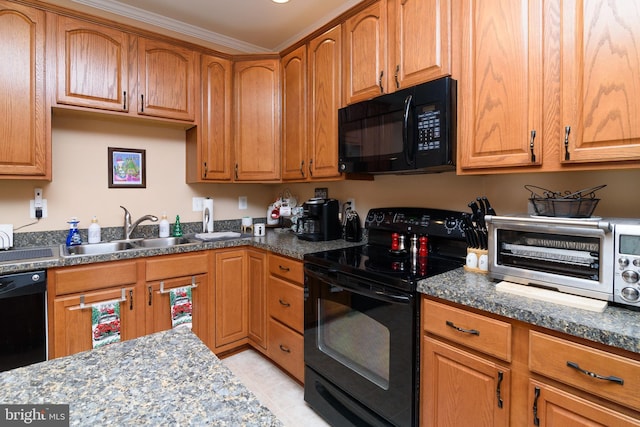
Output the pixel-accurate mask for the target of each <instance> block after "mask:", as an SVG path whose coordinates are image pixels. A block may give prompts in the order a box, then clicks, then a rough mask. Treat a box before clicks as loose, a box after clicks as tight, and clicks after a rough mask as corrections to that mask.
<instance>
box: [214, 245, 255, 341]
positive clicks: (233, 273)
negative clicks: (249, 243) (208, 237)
mask: <svg viewBox="0 0 640 427" xmlns="http://www.w3.org/2000/svg"><path fill="white" fill-rule="evenodd" d="M245 260H246V252H245V250H244V249H233V250H221V251H216V252H215V275H216V281H215V309H214V311H215V343H216V344H215V347H216V351H218V352H219V351H224V350H225V349H227V348H228V347H234V346H239V345H241V344H244V343H246V341H247V336H248V322H247V318H248V315H247V311H248V290H247V272H246V261H245ZM230 345H231V346H230Z"/></svg>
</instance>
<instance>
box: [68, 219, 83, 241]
mask: <svg viewBox="0 0 640 427" xmlns="http://www.w3.org/2000/svg"><path fill="white" fill-rule="evenodd" d="M79 222H80V221H78V218H76V217H73V218H71V220H70V221H67V224H69V234H68V235H67V246H77V245H81V244H82V237H80V232H79V231H78V223H79Z"/></svg>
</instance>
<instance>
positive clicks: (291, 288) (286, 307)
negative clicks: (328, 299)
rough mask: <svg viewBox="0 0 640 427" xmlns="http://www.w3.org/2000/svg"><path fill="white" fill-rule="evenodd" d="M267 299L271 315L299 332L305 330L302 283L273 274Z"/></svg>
mask: <svg viewBox="0 0 640 427" xmlns="http://www.w3.org/2000/svg"><path fill="white" fill-rule="evenodd" d="M267 300H268V307H269V315H270V316H271V317H273V318H275V319H278V320H279V321H281V322H282V323H284V324H285V325H287V326H289V327H290V328H293V329H295V330H296V331H297V332H300V333H303V332H304V295H303V289H302V287H301V286H300V285H295V284H292V283H289V282H285V281H284V280H281V279H279V278H277V277H273V276H271V277H270V278H269V289H268V290H267Z"/></svg>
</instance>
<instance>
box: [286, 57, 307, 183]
mask: <svg viewBox="0 0 640 427" xmlns="http://www.w3.org/2000/svg"><path fill="white" fill-rule="evenodd" d="M281 62H282V179H283V180H285V181H289V180H304V179H305V178H306V177H307V176H308V174H307V164H306V162H307V73H306V71H307V47H306V46H301V47H299V48H298V49H296V50H294V51H293V52H291V53H289V54H288V55H286V56H285V57H283V58H282V61H281Z"/></svg>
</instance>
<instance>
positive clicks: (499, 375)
mask: <svg viewBox="0 0 640 427" xmlns="http://www.w3.org/2000/svg"><path fill="white" fill-rule="evenodd" d="M503 379H504V373H503V372H502V371H498V386H497V387H496V397H497V398H498V408H502V396H501V395H500V394H501V393H500V386H501V385H502V380H503Z"/></svg>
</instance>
